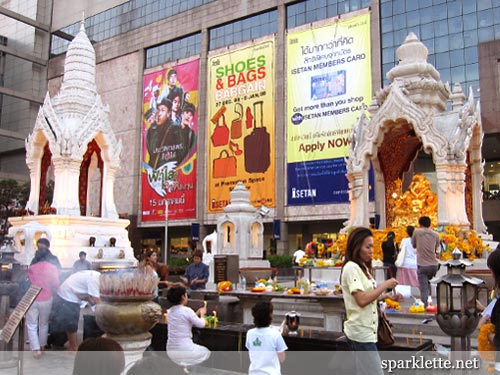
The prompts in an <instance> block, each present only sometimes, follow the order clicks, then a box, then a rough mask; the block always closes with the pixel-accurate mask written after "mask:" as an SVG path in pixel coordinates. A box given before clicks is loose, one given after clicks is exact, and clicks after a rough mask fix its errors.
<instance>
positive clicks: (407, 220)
mask: <svg viewBox="0 0 500 375" xmlns="http://www.w3.org/2000/svg"><path fill="white" fill-rule="evenodd" d="M394 183H395V187H393V189H392V191H393V193H392V194H391V195H390V196H389V202H388V203H389V205H388V206H389V207H394V209H393V213H394V214H393V215H392V216H393V220H392V222H391V223H389V222H388V223H387V226H390V227H393V228H397V227H406V226H408V225H413V226H418V219H419V217H421V216H429V217H430V219H431V222H432V225H433V226H436V225H437V194H436V193H434V192H433V191H432V189H431V183H430V182H429V180H427V178H425V176H424V175H423V174H420V173H418V174H416V175H414V176H413V178H412V181H411V183H410V186H409V188H408V190H407V191H405V192H404V193H402V182H401V180H400V179H397V180H396V181H394Z"/></svg>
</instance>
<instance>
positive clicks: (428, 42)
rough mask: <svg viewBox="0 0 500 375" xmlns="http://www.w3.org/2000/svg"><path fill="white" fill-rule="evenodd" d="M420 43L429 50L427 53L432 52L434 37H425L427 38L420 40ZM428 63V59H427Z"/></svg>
mask: <svg viewBox="0 0 500 375" xmlns="http://www.w3.org/2000/svg"><path fill="white" fill-rule="evenodd" d="M422 43H424V44H425V46H426V47H427V49H428V50H429V55H432V54H434V44H435V43H434V38H433V39H427V40H422ZM429 63H430V61H429Z"/></svg>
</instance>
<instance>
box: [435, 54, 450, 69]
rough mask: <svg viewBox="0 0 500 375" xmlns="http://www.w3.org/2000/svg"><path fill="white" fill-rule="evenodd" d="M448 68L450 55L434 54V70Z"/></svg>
mask: <svg viewBox="0 0 500 375" xmlns="http://www.w3.org/2000/svg"><path fill="white" fill-rule="evenodd" d="M449 67H450V54H449V53H448V52H443V53H436V69H437V70H441V69H444V68H449Z"/></svg>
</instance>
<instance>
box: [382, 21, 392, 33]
mask: <svg viewBox="0 0 500 375" xmlns="http://www.w3.org/2000/svg"><path fill="white" fill-rule="evenodd" d="M381 31H382V34H384V33H387V32H390V31H392V19H391V17H389V18H384V19H382V22H381Z"/></svg>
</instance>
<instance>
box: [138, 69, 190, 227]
mask: <svg viewBox="0 0 500 375" xmlns="http://www.w3.org/2000/svg"><path fill="white" fill-rule="evenodd" d="M198 71H199V59H196V60H192V61H189V62H186V63H183V64H179V65H175V66H171V67H168V68H165V69H162V70H159V71H156V72H152V73H148V74H145V75H144V91H143V116H142V161H141V162H142V163H141V184H142V196H141V202H142V207H141V221H143V222H152V221H164V220H166V211H168V220H180V219H192V218H195V217H196V156H197V155H196V154H197V139H198V121H197V115H198V101H199V96H198Z"/></svg>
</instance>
